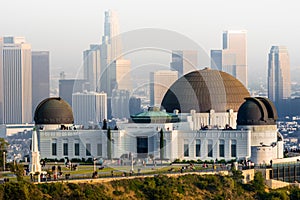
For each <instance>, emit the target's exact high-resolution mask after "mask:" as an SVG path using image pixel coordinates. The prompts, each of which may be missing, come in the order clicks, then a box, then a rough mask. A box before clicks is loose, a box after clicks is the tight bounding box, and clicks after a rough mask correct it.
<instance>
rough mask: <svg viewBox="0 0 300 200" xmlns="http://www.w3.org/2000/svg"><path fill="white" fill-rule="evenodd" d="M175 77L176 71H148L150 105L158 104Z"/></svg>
mask: <svg viewBox="0 0 300 200" xmlns="http://www.w3.org/2000/svg"><path fill="white" fill-rule="evenodd" d="M177 79H178V72H177V71H171V70H161V71H156V72H152V73H150V105H152V106H159V105H160V104H161V102H162V99H163V97H164V96H165V94H166V92H167V90H168V89H169V88H170V86H171V85H172V84H173V83H174V82H175V81H176V80H177Z"/></svg>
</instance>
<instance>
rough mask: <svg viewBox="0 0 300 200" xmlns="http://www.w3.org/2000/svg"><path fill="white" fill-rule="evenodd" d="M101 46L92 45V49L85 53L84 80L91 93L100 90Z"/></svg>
mask: <svg viewBox="0 0 300 200" xmlns="http://www.w3.org/2000/svg"><path fill="white" fill-rule="evenodd" d="M100 64H101V63H100V45H97V44H92V45H90V49H88V50H85V51H84V52H83V68H84V79H85V80H86V82H87V84H88V86H87V89H88V90H89V91H99V90H100V77H101V71H100V70H101V67H100Z"/></svg>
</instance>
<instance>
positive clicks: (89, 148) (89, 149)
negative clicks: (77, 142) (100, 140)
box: [85, 143, 91, 156]
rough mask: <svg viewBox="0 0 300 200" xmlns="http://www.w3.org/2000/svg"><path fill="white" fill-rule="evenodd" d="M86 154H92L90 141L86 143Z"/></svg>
mask: <svg viewBox="0 0 300 200" xmlns="http://www.w3.org/2000/svg"><path fill="white" fill-rule="evenodd" d="M85 155H86V156H90V155H91V144H89V143H87V144H86V151H85Z"/></svg>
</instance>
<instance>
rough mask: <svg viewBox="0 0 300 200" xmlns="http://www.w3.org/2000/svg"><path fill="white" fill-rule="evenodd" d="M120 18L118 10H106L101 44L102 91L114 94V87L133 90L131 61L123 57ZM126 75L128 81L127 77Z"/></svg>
mask: <svg viewBox="0 0 300 200" xmlns="http://www.w3.org/2000/svg"><path fill="white" fill-rule="evenodd" d="M119 34H120V31H119V20H118V17H117V14H116V12H114V11H106V12H105V22H104V35H103V37H102V44H101V45H100V57H101V59H100V63H101V64H100V65H101V77H100V91H104V92H106V93H107V96H108V97H111V96H112V91H113V90H114V89H121V90H123V89H127V90H131V87H132V86H131V76H130V61H129V60H125V59H123V58H122V44H121V37H120V35H119ZM124 75H126V79H127V80H126V81H125V79H124V78H125V77H124Z"/></svg>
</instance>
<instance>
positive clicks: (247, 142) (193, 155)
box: [34, 69, 284, 164]
mask: <svg viewBox="0 0 300 200" xmlns="http://www.w3.org/2000/svg"><path fill="white" fill-rule="evenodd" d="M123 106H128V105H123ZM277 118H278V116H277V111H276V109H275V107H274V105H273V103H272V102H271V101H270V100H268V99H267V98H262V97H250V94H249V92H248V90H247V89H246V88H245V87H244V86H243V84H242V83H241V82H240V81H239V80H237V79H236V78H234V77H233V76H231V75H229V74H227V73H225V72H221V71H217V70H211V69H204V70H197V71H193V72H190V73H188V74H186V75H184V76H182V77H181V78H179V79H178V80H177V81H176V82H175V83H174V84H173V85H172V86H171V87H170V88H169V89H168V91H167V92H166V94H165V96H164V98H163V100H162V103H161V108H156V107H153V108H149V109H148V111H146V112H143V113H139V114H136V115H132V116H131V118H130V119H129V121H128V122H119V123H117V126H116V127H111V128H112V129H111V130H110V129H109V130H103V129H102V127H96V128H93V129H83V128H82V126H80V124H74V118H73V112H72V108H71V107H70V105H69V104H68V103H66V101H64V100H63V99H61V98H59V97H58V98H48V99H45V100H44V101H42V102H41V103H40V104H39V105H38V106H37V108H36V110H35V114H34V120H35V126H36V130H37V137H38V148H39V150H40V156H41V158H42V159H43V158H48V159H55V158H57V159H62V158H66V157H67V158H68V159H73V158H77V159H82V158H84V159H88V158H99V157H102V158H103V159H107V158H112V159H124V158H127V157H128V155H129V154H132V155H133V157H134V158H148V157H153V158H155V159H160V158H163V159H167V160H170V161H174V160H175V159H180V160H203V161H205V160H208V161H210V160H216V159H218V160H227V161H228V160H233V159H237V160H240V159H243V160H245V159H247V160H249V159H250V160H251V161H252V162H254V163H256V164H262V163H269V162H270V160H276V159H280V158H283V151H284V149H283V137H282V135H281V134H280V133H279V132H278V130H277V125H276V120H277Z"/></svg>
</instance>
